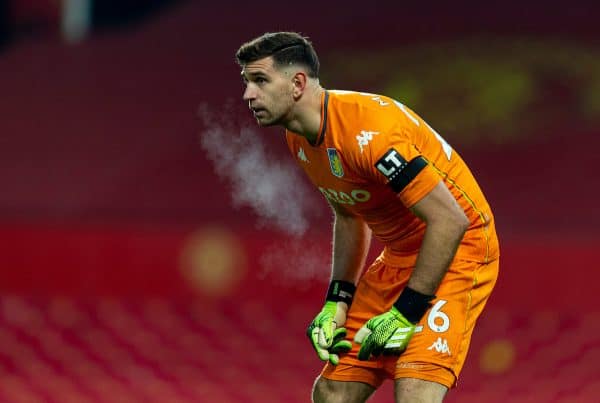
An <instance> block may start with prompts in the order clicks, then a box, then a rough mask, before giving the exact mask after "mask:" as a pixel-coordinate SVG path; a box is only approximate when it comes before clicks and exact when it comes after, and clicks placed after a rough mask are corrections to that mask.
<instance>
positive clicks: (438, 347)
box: [427, 337, 452, 355]
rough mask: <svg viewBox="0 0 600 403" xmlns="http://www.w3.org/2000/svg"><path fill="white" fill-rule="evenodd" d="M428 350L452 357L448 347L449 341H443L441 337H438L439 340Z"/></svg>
mask: <svg viewBox="0 0 600 403" xmlns="http://www.w3.org/2000/svg"><path fill="white" fill-rule="evenodd" d="M427 350H435V351H437V352H438V353H440V354H448V355H452V353H451V352H450V347H448V340H446V339H442V338H441V337H438V338H437V340H436V341H434V342H433V344H432V345H431V346H429V347H428V348H427Z"/></svg>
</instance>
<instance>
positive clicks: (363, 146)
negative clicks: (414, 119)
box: [353, 122, 441, 207]
mask: <svg viewBox="0 0 600 403" xmlns="http://www.w3.org/2000/svg"><path fill="white" fill-rule="evenodd" d="M409 123H411V122H409ZM411 130H415V133H416V130H417V128H414V129H413V128H411V127H410V126H408V125H407V124H405V122H400V124H392V125H388V126H387V127H386V128H385V130H383V131H381V132H371V133H370V134H369V135H368V136H366V137H364V135H365V133H364V132H361V135H362V136H363V138H362V139H361V138H359V137H360V136H357V144H358V147H357V149H356V150H355V151H354V152H353V156H354V158H355V161H356V163H357V164H358V166H359V170H360V171H361V173H362V175H363V176H365V177H367V178H368V179H369V180H374V181H376V182H377V183H381V184H383V185H386V186H389V187H390V188H391V190H393V191H394V192H395V193H397V194H398V197H399V199H400V200H401V201H402V203H403V204H404V205H405V206H406V207H412V206H413V205H414V204H415V203H417V202H418V201H419V200H421V199H422V198H423V197H424V196H425V195H427V193H429V192H430V191H431V190H432V189H433V188H434V187H435V186H436V185H437V184H438V182H439V181H440V180H441V177H440V176H439V175H438V174H437V172H436V171H434V170H433V168H432V167H431V166H430V164H429V161H428V160H427V159H426V158H425V157H424V156H423V155H422V153H421V152H420V150H419V149H418V148H417V147H416V145H415V144H414V142H413V141H411V137H412V136H413V135H414V134H413V133H411V132H410V131H411Z"/></svg>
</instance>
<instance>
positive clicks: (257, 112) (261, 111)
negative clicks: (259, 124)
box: [252, 108, 266, 116]
mask: <svg viewBox="0 0 600 403" xmlns="http://www.w3.org/2000/svg"><path fill="white" fill-rule="evenodd" d="M264 112H266V109H264V108H252V113H254V116H258V115H259V114H261V113H264Z"/></svg>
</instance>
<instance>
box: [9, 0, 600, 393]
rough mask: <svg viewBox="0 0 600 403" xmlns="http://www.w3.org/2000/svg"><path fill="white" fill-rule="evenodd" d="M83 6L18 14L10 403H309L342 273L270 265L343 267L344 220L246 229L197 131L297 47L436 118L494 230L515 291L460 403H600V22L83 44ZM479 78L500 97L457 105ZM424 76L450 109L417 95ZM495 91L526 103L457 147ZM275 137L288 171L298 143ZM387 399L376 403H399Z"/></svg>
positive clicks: (226, 9) (12, 47)
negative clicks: (257, 44) (77, 32)
mask: <svg viewBox="0 0 600 403" xmlns="http://www.w3.org/2000/svg"><path fill="white" fill-rule="evenodd" d="M62 4H63V3H61V2H59V1H58V0H56V1H51V0H48V1H44V2H36V1H26V0H13V1H6V0H5V1H0V52H1V53H0V72H1V74H0V93H1V94H2V96H0V110H1V111H2V112H1V113H0V183H1V184H2V192H0V245H1V246H0V402H61V403H62V402H88V401H89V402H253V401H262V402H305V401H308V396H309V390H310V386H311V384H312V381H313V379H314V377H315V375H316V374H317V372H318V370H319V368H320V362H319V361H318V360H317V358H316V357H315V356H314V354H313V353H312V352H311V349H310V346H309V344H308V342H307V341H306V340H305V336H304V327H305V326H306V324H307V323H308V322H309V320H310V319H311V318H312V316H313V315H314V312H315V311H316V310H317V309H319V307H320V305H321V302H322V296H323V293H324V288H325V284H324V282H323V281H324V280H315V279H314V277H316V274H315V272H318V271H320V272H321V273H322V276H321V277H323V278H326V276H327V270H328V268H327V267H326V265H323V267H321V268H315V267H310V268H307V267H297V266H295V265H294V261H295V260H296V258H297V256H295V255H291V258H290V259H289V262H279V263H278V264H280V265H281V266H282V267H281V268H279V267H278V268H277V269H275V270H273V269H270V270H266V271H265V269H264V268H263V267H262V266H261V261H262V260H261V259H262V258H263V253H264V251H265V250H269V249H270V248H271V249H272V248H273V247H275V248H281V249H282V250H287V249H286V247H287V246H289V244H290V243H297V242H308V241H309V239H308V238H310V245H315V244H316V245H319V247H317V248H316V251H317V254H319V256H321V257H322V258H323V259H324V260H327V254H328V252H327V248H328V245H329V243H330V239H329V236H330V235H329V223H328V222H327V221H328V220H327V219H323V220H319V221H318V222H315V223H313V224H312V227H311V229H310V231H309V234H308V236H307V238H306V239H302V240H298V239H290V238H287V237H285V236H282V234H281V233H279V232H277V231H275V230H273V229H269V228H261V227H258V228H257V226H256V221H257V217H256V215H255V214H254V213H253V212H252V211H251V210H250V209H249V208H247V207H242V208H239V209H234V208H233V207H232V204H231V192H232V189H231V187H230V185H229V184H227V183H224V182H222V181H221V180H219V179H218V178H217V177H216V175H215V174H214V168H213V166H212V164H211V163H210V162H209V161H208V160H207V158H206V156H205V155H204V152H203V150H202V148H201V147H200V145H199V136H200V134H201V132H202V130H203V128H202V127H201V124H200V123H199V121H198V120H197V119H196V109H197V107H198V105H199V104H200V103H208V104H209V105H210V107H211V108H213V109H215V110H221V111H230V110H231V107H229V106H228V105H229V103H230V102H234V103H239V104H241V100H240V97H241V85H240V82H239V78H238V74H239V71H238V68H237V66H236V65H235V63H234V59H233V54H234V52H235V50H236V49H237V47H238V46H239V44H240V42H242V41H244V40H246V39H249V38H251V37H253V36H256V35H258V34H260V33H263V32H265V31H273V30H280V29H291V30H298V31H301V32H303V33H305V34H308V35H309V36H310V37H311V38H312V39H313V41H314V42H315V45H316V47H317V50H318V51H319V53H320V54H321V58H322V69H323V77H324V84H325V86H327V87H333V88H352V89H359V90H369V91H372V92H378V91H390V92H391V93H392V95H397V96H398V97H402V99H403V101H404V102H405V103H406V104H408V105H411V106H413V105H418V106H419V107H418V108H417V107H415V109H417V110H418V111H419V112H420V113H421V114H422V115H423V117H424V118H425V119H427V120H429V122H430V123H431V124H432V125H433V126H434V127H437V128H438V129H439V128H440V127H442V128H443V129H440V131H441V132H442V134H443V135H444V136H445V137H446V138H447V139H448V140H449V141H450V142H451V143H452V144H454V145H456V148H457V149H458V150H459V151H460V153H461V154H462V155H463V157H464V158H465V159H466V160H467V162H468V163H469V164H470V166H471V168H472V170H473V171H474V172H475V174H476V176H477V177H478V178H479V180H480V183H481V185H482V187H483V189H484V191H485V192H486V194H487V196H488V199H489V200H490V203H491V204H492V206H493V208H494V211H495V213H496V218H497V222H498V230H499V233H500V237H501V242H502V245H501V246H502V263H501V270H502V272H501V278H500V280H499V283H498V286H497V290H496V292H495V294H494V295H493V297H492V299H491V301H490V303H489V309H488V311H487V312H485V314H484V315H483V317H482V318H481V320H480V322H479V328H478V329H477V330H476V331H475V336H474V338H473V341H472V350H471V355H470V358H469V360H468V361H467V365H466V368H465V370H464V373H463V375H462V377H461V379H460V383H459V385H460V387H459V388H458V389H457V391H456V392H451V393H450V394H449V396H448V399H447V401H449V402H458V401H460V402H481V401H487V402H492V403H493V402H505V401H510V402H595V401H597V396H598V394H599V393H600V378H598V373H599V369H600V364H599V363H600V321H599V319H600V302H599V301H598V298H597V296H596V294H597V289H598V287H597V284H598V281H599V279H600V277H599V275H598V274H597V272H598V270H597V269H599V267H598V261H599V260H598V258H599V257H600V252H599V251H598V245H600V231H599V230H598V228H600V209H599V208H598V207H597V204H598V202H597V201H596V200H595V197H597V195H598V190H597V186H596V184H597V182H598V181H597V179H596V178H595V176H594V175H595V171H594V169H595V168H596V165H597V164H598V161H600V159H599V151H598V150H600V100H599V95H598V94H600V90H598V89H600V68H598V69H596V66H600V62H599V60H600V49H599V47H598V43H599V42H598V40H599V38H600V27H599V26H598V25H597V23H596V17H597V15H598V13H599V12H600V7H599V6H598V5H593V6H589V5H584V4H583V3H581V4H580V3H577V2H573V3H571V4H570V5H569V6H568V7H563V6H561V7H560V8H559V7H554V6H552V5H549V4H546V3H542V2H539V3H536V2H531V3H530V4H528V5H525V4H520V6H519V7H518V8H511V7H507V4H506V3H503V4H502V5H492V4H479V2H474V1H472V2H466V3H465V4H464V5H463V6H461V7H458V6H457V5H456V4H451V5H450V4H449V5H447V6H440V7H441V8H440V9H437V10H432V6H431V5H430V4H425V5H418V4H414V5H403V6H402V7H399V6H398V5H392V4H391V3H390V4H387V3H386V4H382V5H379V6H377V7H376V6H372V7H363V8H353V7H347V6H344V7H341V6H340V4H339V3H338V4H336V3H335V2H330V3H319V4H318V6H317V5H316V4H312V3H311V2H307V3H306V7H307V9H306V10H305V11H303V12H296V11H294V12H291V11H290V12H288V11H289V10H284V9H282V8H281V5H280V3H276V2H274V1H272V0H269V1H267V2H264V4H262V3H261V5H260V7H259V6H258V5H257V4H248V5H239V4H237V3H236V2H232V1H229V0H225V1H221V2H211V3H205V2H192V1H188V2H183V1H182V2H158V1H151V2H143V1H134V0H130V1H126V2H117V1H110V2H109V1H106V2H102V1H99V2H94V3H93V7H92V13H93V15H92V19H91V21H92V26H91V27H90V34H89V36H88V37H87V38H86V39H85V40H84V41H83V42H80V43H78V44H76V45H70V44H68V43H69V41H64V40H63V39H62V38H61V31H60V24H61V22H60V21H61V16H62V14H61V13H62V12H63V9H62V8H61V7H62ZM308 16H310V17H308ZM474 39H476V40H475V41H473V40H474ZM3 41H4V42H3ZM2 43H4V46H3V47H2ZM496 44H499V45H498V46H497V47H496ZM507 49H508V50H507ZM549 49H550V50H549ZM363 51H369V52H371V53H368V56H369V57H361V56H362V55H363V54H367V53H361V52H363ZM495 51H498V52H499V53H498V54H496V55H495V56H494V57H492V58H487V59H486V57H488V56H489V54H490V52H491V53H493V52H495ZM436 54H437V55H438V58H435V57H434V56H435V55H436ZM440 54H442V56H444V57H442V58H440V57H439V55H440ZM353 55H354V56H353ZM356 55H359V56H356ZM407 55H408V56H407ZM473 55H475V56H477V57H479V56H478V55H483V56H482V57H484V58H483V59H477V58H475V59H471V58H472V57H475V56H473ZM515 55H516V56H515ZM459 56H460V57H459ZM352 57H356V59H352ZM360 59H362V60H368V61H369V63H370V65H368V66H366V67H365V68H366V69H368V68H369V67H371V68H372V69H371V70H368V71H369V72H371V73H370V74H367V73H366V71H360V68H362V67H361V65H360V64H359V62H360ZM504 59H510V60H512V61H513V62H514V64H510V63H509V64H508V66H507V67H506V66H505V67H506V68H505V69H504V70H503V69H502V68H503V65H502V63H500V61H502V60H504ZM347 60H352V62H347V63H346V64H347V66H345V67H344V68H342V66H343V64H344V62H345V61H347ZM411 60H412V62H411ZM428 60H429V63H427V61H428ZM457 60H458V61H460V62H464V63H470V64H466V66H467V70H468V71H469V72H472V71H475V70H469V68H473V69H475V68H477V69H479V70H477V72H478V73H481V75H482V77H483V79H482V80H483V81H482V82H483V84H482V85H479V83H478V82H476V81H473V82H471V83H472V84H473V87H472V88H470V89H469V88H458V89H456V88H454V87H447V86H445V85H446V84H447V83H449V82H456V80H454V81H453V78H452V76H450V74H451V71H452V69H450V68H449V67H450V66H454V67H456V64H452V63H451V62H452V61H457ZM473 60H474V61H473ZM386 61H387V62H386ZM386 63H387V64H386ZM352 66H359V67H357V69H358V70H359V71H358V72H355V71H353V70H352ZM490 66H492V67H496V68H492V67H490ZM507 71H508V72H511V73H515V74H511V75H508V74H507V73H506V72H507ZM375 72H377V73H375ZM423 72H426V73H427V74H429V75H428V76H427V77H426V79H427V81H428V82H430V83H433V84H431V88H433V90H432V89H431V88H430V87H426V86H424V87H419V88H416V87H414V86H413V87H411V85H412V84H413V81H406V82H404V81H402V82H398V81H395V80H397V79H398V77H397V76H399V77H403V76H409V77H410V78H414V80H416V81H417V82H418V80H421V79H422V78H423V77H422V76H420V74H423ZM403 73H405V74H403ZM430 73H431V74H430ZM474 75H475V74H471V76H474ZM460 77H463V76H460ZM507 77H508V78H510V80H509V81H502V80H505V79H507ZM515 77H516V78H515ZM460 82H461V81H459V83H460ZM498 82H500V83H501V85H496V84H497V83H498ZM502 83H505V84H502ZM480 88H493V89H494V91H496V92H491V98H492V99H493V101H494V102H499V101H498V100H499V99H508V100H509V101H510V102H509V105H512V106H514V105H516V104H517V103H518V102H521V101H522V104H519V109H514V110H513V109H510V108H509V109H506V110H507V111H509V112H510V113H511V114H510V115H507V116H508V118H506V117H503V116H500V117H498V116H491V117H489V119H490V120H489V121H483V119H484V117H485V116H484V115H483V114H482V113H478V114H477V116H472V119H473V120H475V121H476V122H475V123H476V124H475V125H474V126H467V127H462V126H460V124H461V123H460V122H459V123H456V122H455V123H456V125H458V126H453V125H452V120H453V117H456V116H459V117H460V120H461V121H462V120H465V119H469V114H466V115H465V116H463V115H455V114H457V113H459V111H460V110H461V108H458V109H452V112H451V114H450V115H451V116H450V117H448V116H447V114H444V113H443V111H444V110H445V107H447V108H450V107H452V105H451V103H450V102H449V100H452V101H453V102H452V104H453V105H454V106H456V104H457V103H458V104H459V107H460V105H465V106H464V107H463V108H462V110H463V112H464V110H467V111H469V110H471V108H474V107H476V106H478V105H479V106H481V105H483V106H486V105H488V104H486V103H485V102H487V100H488V98H486V94H488V93H485V92H481V91H480ZM507 88H509V89H515V88H520V89H521V90H522V92H516V90H515V91H512V92H510V91H509V92H508V95H507V92H506V91H505V89H507ZM431 91H434V92H431ZM455 91H458V92H455ZM461 91H462V92H461ZM478 91H479V92H478ZM462 95H465V97H461V96H462ZM466 95H476V96H474V97H472V98H468V99H467V97H466ZM502 95H504V96H506V97H505V98H501V96H502ZM440 99H441V100H442V101H440ZM443 99H448V101H446V102H448V103H447V104H445V105H444V101H443ZM473 99H475V100H476V101H472V100H473ZM232 100H233V101H232ZM428 100H431V102H428ZM468 100H471V101H472V103H469V102H467V101H468ZM511 100H512V101H511ZM411 101H412V102H411ZM517 101H518V102H517ZM507 102H508V101H507ZM428 105H434V107H433V106H428ZM492 105H498V104H497V103H496V104H494V103H492ZM428 108H429V109H428ZM233 110H234V111H235V113H231V115H230V117H231V119H233V120H236V121H238V122H240V124H252V122H251V121H250V116H248V113H247V111H244V110H243V105H240V108H239V109H236V108H233ZM482 110H484V111H485V110H486V108H485V107H484V108H482ZM473 114H475V113H473ZM494 119H499V120H494ZM508 120H510V121H511V122H512V123H514V122H519V125H517V126H510V125H509V126H507V125H505V124H506V123H507V121H508ZM264 139H265V141H266V142H267V143H268V146H269V148H270V149H272V150H274V154H275V153H281V155H282V160H284V159H286V158H287V157H288V156H287V154H286V153H287V151H286V150H285V147H284V144H283V141H282V138H281V135H280V133H278V132H276V131H275V132H274V131H271V130H265V131H264ZM223 147H227V138H224V139H223ZM321 204H322V205H320V206H319V207H318V208H322V209H323V214H325V217H326V214H327V210H326V207H325V206H324V203H321ZM307 245H308V243H307ZM311 248H312V246H311ZM311 251H312V249H311ZM373 253H374V252H373ZM298 260H300V258H299V257H298ZM302 261H304V260H302ZM284 265H289V266H291V267H285V266H284ZM300 266H301V265H300ZM304 270H308V271H310V272H311V273H312V274H313V275H312V276H308V275H307V276H306V278H302V277H301V276H300V275H297V274H296V277H294V276H295V274H290V273H291V272H302V271H304ZM384 389H385V390H382V391H381V392H379V393H378V394H377V395H376V396H375V397H374V398H373V399H372V401H373V402H385V401H390V399H389V396H391V395H390V393H391V384H390V383H388V384H386V386H384Z"/></svg>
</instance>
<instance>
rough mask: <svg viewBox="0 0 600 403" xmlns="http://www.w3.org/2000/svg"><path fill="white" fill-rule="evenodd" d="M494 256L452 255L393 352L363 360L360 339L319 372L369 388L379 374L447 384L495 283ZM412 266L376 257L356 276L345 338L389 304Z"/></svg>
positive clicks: (460, 362)
mask: <svg viewBox="0 0 600 403" xmlns="http://www.w3.org/2000/svg"><path fill="white" fill-rule="evenodd" d="M498 265H499V261H498V260H494V261H492V262H488V263H478V262H470V261H463V260H458V259H455V260H454V261H453V262H452V265H451V266H450V268H449V269H448V272H447V273H446V275H445V277H444V279H443V281H442V283H441V285H440V287H439V288H438V290H437V292H436V299H435V300H433V301H432V304H433V306H432V308H430V309H429V311H427V313H426V314H425V316H424V317H423V319H422V320H421V322H420V323H419V325H418V327H417V331H416V332H415V333H414V335H413V337H412V339H411V340H410V342H409V344H408V347H407V349H406V350H405V351H404V352H403V353H402V354H401V355H400V356H399V357H398V356H380V357H378V358H371V359H370V360H369V361H359V360H358V358H357V354H358V350H359V347H360V345H358V344H356V343H353V348H352V350H351V351H350V352H349V353H348V354H345V355H343V356H341V357H340V363H339V365H337V366H333V365H331V364H330V363H328V364H327V365H326V366H325V368H324V369H323V371H322V373H321V375H322V376H323V377H324V378H327V379H331V380H337V381H355V382H363V383H367V384H369V385H371V386H373V387H375V388H377V387H379V386H380V385H381V384H382V383H383V381H384V380H385V379H399V378H417V379H423V380H427V381H432V382H437V383H440V384H442V385H445V386H446V387H448V388H452V387H454V386H455V384H456V380H457V378H458V375H459V373H460V371H461V369H462V367H463V364H464V363H465V359H466V356H467V351H468V349H469V343H470V341H471V335H472V333H473V328H474V327H475V322H476V321H477V318H478V317H479V315H480V314H481V311H482V310H483V307H484V306H485V303H486V302H487V299H488V297H489V296H490V293H491V291H492V288H493V287H494V284H495V283H496V279H497V276H498ZM411 273H412V268H397V267H392V266H389V265H387V264H384V263H383V261H382V259H381V257H379V258H377V259H376V260H375V262H373V264H372V265H371V266H370V267H369V268H368V269H367V270H366V271H365V273H364V274H363V276H362V277H361V279H360V281H359V283H358V287H357V289H356V293H355V295H354V301H353V302H352V306H351V307H350V310H349V312H348V318H347V320H346V325H345V326H346V328H347V329H348V339H349V340H352V339H353V338H354V334H355V333H356V331H357V330H358V329H359V328H360V327H361V326H362V325H363V324H364V323H365V322H366V321H367V320H369V319H370V318H372V317H373V316H376V315H379V314H381V313H383V312H385V311H387V310H389V309H390V308H391V306H392V304H393V303H394V301H396V299H397V298H398V296H399V295H400V292H401V291H402V289H403V288H404V286H405V285H406V283H407V282H408V278H409V277H410V274H411Z"/></svg>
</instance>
